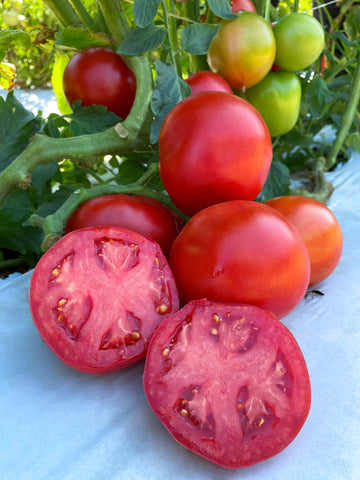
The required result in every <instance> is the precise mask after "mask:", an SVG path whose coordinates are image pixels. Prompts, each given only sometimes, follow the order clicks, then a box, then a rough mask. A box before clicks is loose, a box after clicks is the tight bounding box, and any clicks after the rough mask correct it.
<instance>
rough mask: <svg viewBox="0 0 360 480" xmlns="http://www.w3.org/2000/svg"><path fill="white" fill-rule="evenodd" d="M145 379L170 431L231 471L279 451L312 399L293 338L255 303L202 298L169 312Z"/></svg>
mask: <svg viewBox="0 0 360 480" xmlns="http://www.w3.org/2000/svg"><path fill="white" fill-rule="evenodd" d="M143 380H144V389H145V393H146V396H147V399H148V401H149V404H150V406H151V408H152V410H153V411H154V412H155V414H156V415H157V417H158V418H159V420H160V421H161V422H162V423H163V425H164V426H165V427H166V428H167V429H168V431H169V432H170V433H171V435H173V437H174V438H175V439H176V440H177V441H178V442H179V443H180V444H182V445H183V446H184V447H186V448H188V449H190V450H192V451H193V452H195V453H197V454H198V455H200V456H202V457H204V458H206V459H207V460H210V461H211V462H214V463H216V464H219V465H221V466H223V467H228V468H240V467H246V466H249V465H254V464H256V463H258V462H261V461H263V460H265V459H267V458H270V457H272V456H274V455H276V454H278V453H279V452H281V451H282V450H283V449H284V448H285V447H287V446H288V445H289V444H290V442H292V440H293V439H294V438H295V437H296V435H297V434H298V433H299V431H300V429H301V428H302V426H303V424H304V422H305V420H306V418H307V416H308V413H309V409H310V403H311V386H310V380H309V374H308V371H307V367H306V363H305V360H304V357H303V354H302V352H301V350H300V347H299V345H298V343H297V342H296V340H295V338H294V337H293V335H292V334H291V332H290V331H289V330H288V329H287V328H286V327H285V325H283V324H282V323H281V322H280V321H279V320H277V319H276V318H275V317H273V316H272V315H270V314H269V313H267V312H264V311H263V310H261V309H259V308H256V307H254V306H251V305H239V304H221V303H213V302H210V301H208V300H199V301H194V302H190V303H189V304H188V305H186V306H185V307H184V308H183V309H182V310H179V311H178V312H177V313H175V314H173V315H169V316H168V317H167V318H166V319H165V320H164V321H163V322H162V323H161V324H160V325H159V327H158V329H157V330H156V332H155V334H154V336H153V338H152V341H151V343H150V346H149V350H148V354H147V357H146V362H145V370H144V377H143Z"/></svg>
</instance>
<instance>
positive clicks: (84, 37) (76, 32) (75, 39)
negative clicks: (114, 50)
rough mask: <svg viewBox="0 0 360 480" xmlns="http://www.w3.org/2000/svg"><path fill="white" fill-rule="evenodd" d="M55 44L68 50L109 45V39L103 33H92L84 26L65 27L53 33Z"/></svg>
mask: <svg viewBox="0 0 360 480" xmlns="http://www.w3.org/2000/svg"><path fill="white" fill-rule="evenodd" d="M55 45H56V46H57V47H62V48H66V49H70V50H83V49H84V48H90V47H110V46H111V40H110V38H109V37H108V36H107V35H105V34H104V33H94V32H93V31H92V30H89V29H88V28H84V27H66V28H64V29H62V30H60V31H59V32H58V33H56V35H55Z"/></svg>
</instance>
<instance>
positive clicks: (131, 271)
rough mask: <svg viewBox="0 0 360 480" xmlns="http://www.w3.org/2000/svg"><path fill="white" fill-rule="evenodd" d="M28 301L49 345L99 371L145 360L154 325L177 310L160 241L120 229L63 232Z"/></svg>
mask: <svg viewBox="0 0 360 480" xmlns="http://www.w3.org/2000/svg"><path fill="white" fill-rule="evenodd" d="M29 302H30V311H31V315H32V318H33V322H34V325H35V326H36V328H37V330H38V332H39V334H40V336H41V338H42V340H43V341H44V343H45V344H46V345H47V346H48V347H49V349H50V350H51V351H52V352H53V353H54V354H55V355H56V356H57V357H58V358H59V359H60V360H61V361H62V362H63V363H64V364H66V365H68V366H69V367H71V368H73V369H75V370H78V371H81V372H85V373H90V374H95V375H100V374H104V373H108V372H112V371H115V370H119V369H123V368H126V367H128V366H129V365H132V364H134V363H135V362H138V361H139V360H141V359H143V358H144V356H145V355H146V352H147V348H148V345H149V341H150V339H151V336H152V335H153V333H154V331H155V329H156V327H157V326H158V325H159V323H160V322H161V321H162V320H163V319H164V317H165V316H166V315H168V314H169V313H173V312H174V311H175V310H178V308H179V301H178V294H177V289H176V285H175V282H174V278H173V275H172V272H171V270H170V268H169V265H168V263H167V261H166V258H165V256H164V254H163V253H162V251H161V249H160V247H159V245H158V244H157V243H155V242H153V241H152V240H149V239H147V238H146V237H144V236H142V235H140V234H139V233H136V232H133V231H132V230H128V229H126V228H122V227H94V228H85V229H82V230H75V231H73V232H70V233H68V234H67V235H65V236H64V237H62V238H61V239H60V240H59V241H58V242H57V243H56V244H55V245H53V246H52V247H51V248H50V249H49V250H47V251H46V252H45V254H44V255H43V256H42V257H41V258H40V260H39V262H38V263H37V265H36V267H35V269H34V272H33V275H32V277H31V282H30V293H29Z"/></svg>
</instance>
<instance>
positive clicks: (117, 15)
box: [99, 0, 130, 45]
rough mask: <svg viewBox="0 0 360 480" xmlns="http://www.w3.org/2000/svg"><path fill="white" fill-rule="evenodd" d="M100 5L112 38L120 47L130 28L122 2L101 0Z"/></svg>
mask: <svg viewBox="0 0 360 480" xmlns="http://www.w3.org/2000/svg"><path fill="white" fill-rule="evenodd" d="M99 4H100V8H101V11H102V13H103V15H104V18H105V21H106V23H107V25H108V27H109V29H110V32H111V34H112V36H113V37H114V39H115V41H116V43H117V44H118V45H120V44H121V42H122V41H123V39H124V37H125V35H126V33H127V32H128V31H129V28H130V27H129V24H128V21H127V18H126V15H125V11H124V9H123V7H122V4H121V2H120V1H119V0H117V1H114V0H99Z"/></svg>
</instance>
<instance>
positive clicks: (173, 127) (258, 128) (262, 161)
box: [159, 92, 272, 215]
mask: <svg viewBox="0 0 360 480" xmlns="http://www.w3.org/2000/svg"><path fill="white" fill-rule="evenodd" d="M159 148H160V176H161V179H162V181H163V184H164V186H165V188H166V190H167V192H168V193H169V195H170V197H171V198H172V200H173V202H174V203H175V205H176V206H177V207H178V208H179V209H180V210H181V211H183V212H184V213H186V214H188V215H192V214H193V213H195V212H197V211H199V210H201V209H203V208H205V207H207V206H210V205H213V204H215V203H219V202H223V201H226V200H235V199H244V200H253V199H254V198H255V197H256V196H257V195H258V193H259V192H260V190H261V189H262V187H263V185H264V183H265V180H266V177H267V174H268V171H269V168H270V163H271V160H272V144H271V137H270V134H269V130H268V128H267V126H266V124H265V122H264V120H263V119H262V117H261V115H260V113H259V112H258V111H257V110H256V109H255V108H254V107H253V106H252V105H250V104H249V103H248V102H246V101H245V100H243V99H242V98H239V97H238V96H236V95H233V94H229V93H224V92H201V93H196V94H194V95H190V96H189V97H187V98H185V99H184V100H182V101H181V102H180V103H178V104H177V105H176V106H175V107H174V108H173V109H172V110H171V111H170V112H169V114H168V115H167V116H166V118H165V120H164V122H163V124H162V127H161V131H160V136H159Z"/></svg>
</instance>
